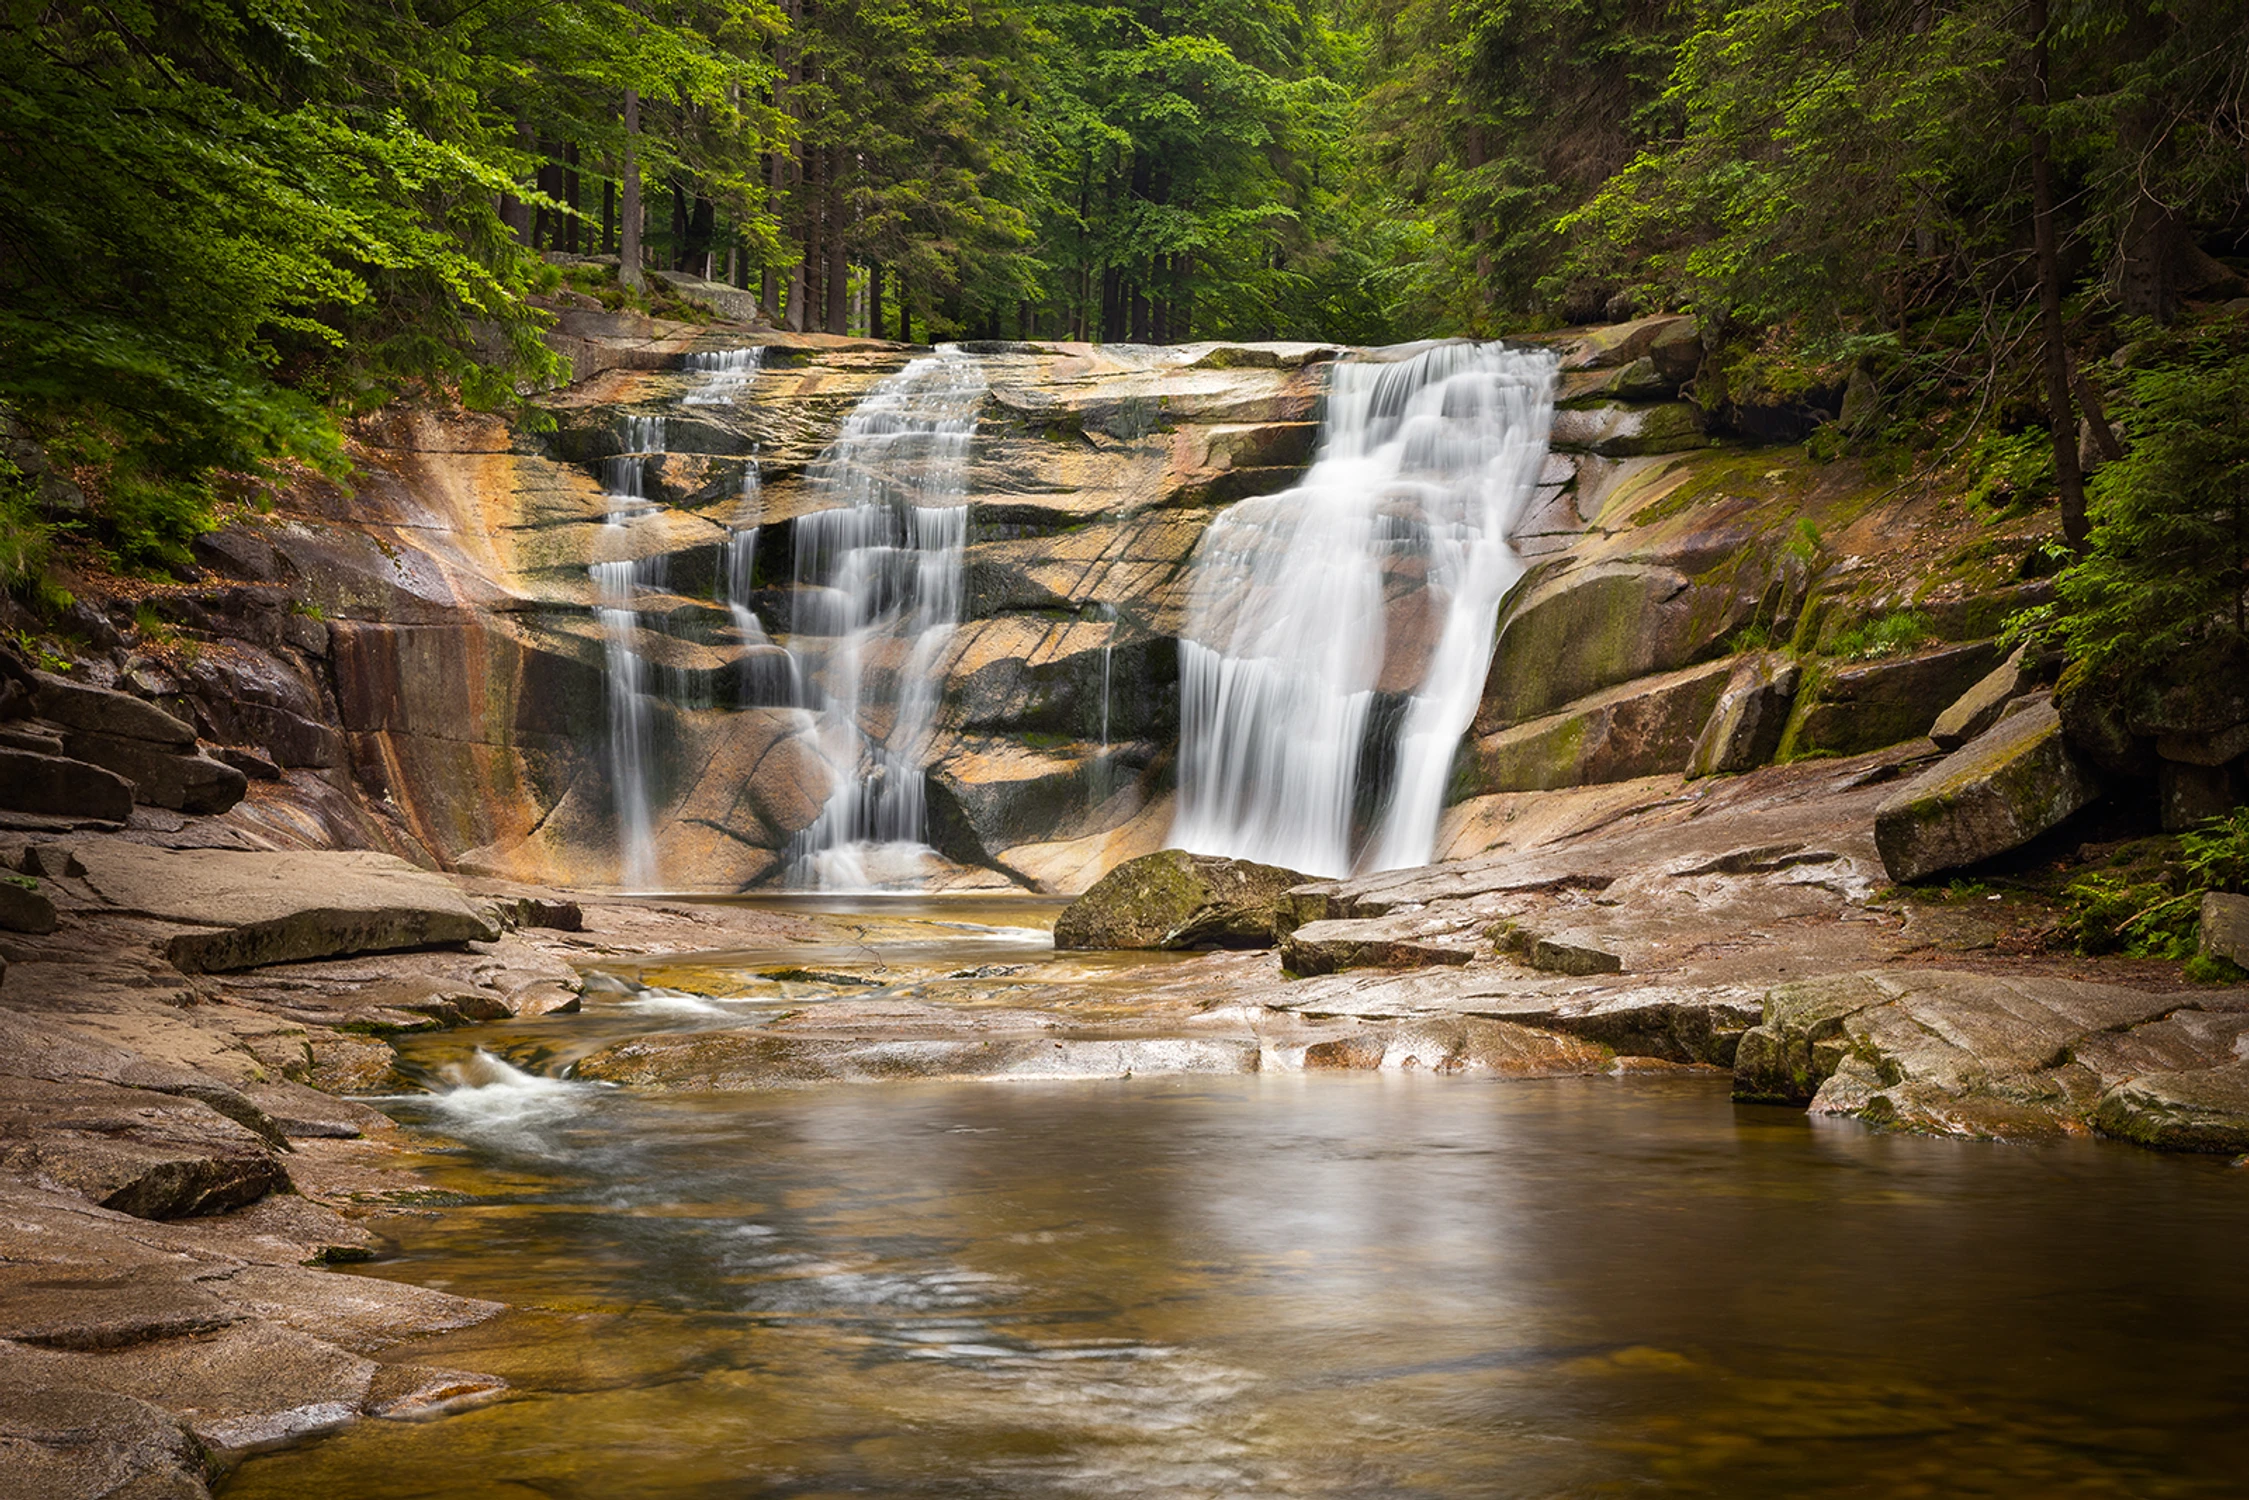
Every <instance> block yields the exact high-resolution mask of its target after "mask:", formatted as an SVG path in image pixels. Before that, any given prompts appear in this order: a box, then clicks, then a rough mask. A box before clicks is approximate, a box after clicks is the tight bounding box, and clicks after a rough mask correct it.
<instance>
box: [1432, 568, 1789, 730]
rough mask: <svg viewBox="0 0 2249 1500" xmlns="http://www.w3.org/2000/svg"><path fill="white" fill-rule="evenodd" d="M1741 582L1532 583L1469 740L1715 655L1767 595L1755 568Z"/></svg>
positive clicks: (1630, 575) (1645, 578)
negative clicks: (1762, 593) (1762, 596)
mask: <svg viewBox="0 0 2249 1500" xmlns="http://www.w3.org/2000/svg"><path fill="white" fill-rule="evenodd" d="M1742 573H1743V576H1739V577H1737V576H1735V575H1734V574H1728V575H1726V578H1725V579H1724V580H1723V581H1719V582H1708V581H1706V582H1701V583H1698V582H1696V581H1695V580H1694V579H1691V578H1689V577H1688V576H1687V575H1686V574H1685V573H1683V572H1681V571H1679V570H1678V569H1675V568H1669V567H1663V566H1659V565H1655V564H1650V563H1634V562H1620V563H1599V564H1596V565H1594V566H1592V567H1585V568H1567V569H1560V570H1557V571H1554V572H1552V573H1542V574H1538V575H1533V577H1532V579H1531V580H1530V581H1529V582H1528V583H1527V584H1526V585H1525V587H1524V588H1523V589H1522V590H1521V591H1520V592H1519V593H1518V594H1517V595H1516V596H1515V597H1514V598H1513V599H1512V600H1511V601H1510V603H1509V605H1508V607H1507V612H1506V616H1505V618H1504V619H1503V620H1502V621H1501V624H1500V628H1499V640H1498V643H1497V645H1496V646H1494V648H1493V650H1492V664H1491V669H1490V671H1489V672H1488V673H1487V674H1486V676H1485V679H1484V695H1483V699H1482V701H1481V702H1480V703H1479V704H1478V706H1477V711H1476V732H1477V733H1478V734H1489V733H1491V732H1492V731H1494V730H1497V729H1504V728H1506V727H1507V726H1508V725H1510V724H1516V723H1520V722H1522V721H1523V720H1525V719H1530V718H1535V717H1537V716H1538V715H1540V714H1546V713H1552V712H1553V711H1554V710H1556V709H1558V708H1560V707H1562V706H1563V705H1564V704H1567V703H1572V702H1575V701H1576V700H1578V699H1580V698H1583V697H1585V696H1586V695H1588V694H1590V693H1597V692H1599V691H1601V690H1602V689H1603V688H1609V687H1614V686H1616V685H1617V684H1618V683H1621V682H1629V681H1631V680H1632V679H1633V678H1636V677H1646V676H1648V675H1649V674H1651V673H1657V672H1669V671H1675V670H1677V669H1678V668H1681V667H1685V666H1688V665H1690V664H1692V663H1694V662H1697V661H1700V660H1702V659H1703V658H1705V657H1708V656H1713V655H1716V654H1717V653H1718V650H1719V646H1720V642H1722V641H1723V640H1724V639H1725V637H1726V636H1727V635H1728V634H1729V633H1730V632H1731V631H1733V630H1734V629H1736V628H1737V627H1738V626H1740V625H1742V624H1743V623H1745V622H1746V621H1747V619H1748V616H1749V614H1750V613H1751V612H1752V611H1753V610H1754V609H1755V608H1756V605H1757V600H1758V597H1759V592H1760V590H1761V589H1762V588H1763V586H1764V585H1763V583H1762V581H1761V578H1762V575H1761V574H1759V573H1758V572H1757V570H1756V569H1755V568H1748V569H1745V570H1742Z"/></svg>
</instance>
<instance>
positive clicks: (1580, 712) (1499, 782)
mask: <svg viewBox="0 0 2249 1500" xmlns="http://www.w3.org/2000/svg"><path fill="white" fill-rule="evenodd" d="M1732 676H1733V668H1732V667H1731V666H1730V665H1729V664H1728V663H1726V662H1711V663H1709V664H1707V665H1705V666H1700V667H1688V668H1686V669H1684V670H1683V671H1678V672H1667V673H1665V674H1663V675H1662V676H1659V677H1647V678H1642V679H1640V680H1638V681H1635V682H1627V683H1624V684H1623V685H1621V686H1619V687H1613V688H1609V689H1606V690H1605V691H1602V692H1598V693H1595V694H1593V695H1591V696H1590V697H1587V698H1583V699H1580V700H1579V701H1578V702H1575V703H1572V704H1570V705H1569V706H1568V707H1566V708H1564V709H1563V710H1562V711H1561V712H1559V713H1551V714H1547V715H1545V716H1543V717H1541V718H1536V719H1532V720H1530V721H1529V722H1528V723H1523V724H1516V725H1513V726H1512V727H1510V728H1507V729H1502V730H1500V731H1499V732H1498V733H1496V734H1488V735H1485V736H1484V737H1482V738H1481V739H1479V740H1477V741H1476V742H1475V743H1474V744H1473V746H1472V747H1470V748H1469V750H1468V752H1467V753H1468V759H1469V761H1470V764H1471V766H1472V767H1473V772H1472V774H1473V777H1474V784H1475V789H1476V791H1478V792H1536V791H1550V790H1552V789H1554V788H1557V787H1565V786H1594V785H1599V784H1601V783H1604V782H1611V781H1630V780H1633V779H1634V778H1636V777H1641V776H1660V775H1666V774H1669V773H1673V772H1678V771H1682V770H1685V769H1686V767H1687V761H1688V757H1689V756H1690V755H1691V754H1692V753H1693V750H1694V747H1695V739H1696V736H1697V734H1698V733H1700V732H1701V730H1702V728H1703V726H1704V725H1706V724H1707V723H1708V722H1709V721H1710V717H1711V713H1712V710H1713V709H1714V708H1715V707H1716V706H1717V704H1718V701H1719V699H1720V697H1721V696H1722V695H1723V694H1724V692H1725V690H1726V685H1727V683H1728V681H1729V680H1730V679H1731V678H1732Z"/></svg>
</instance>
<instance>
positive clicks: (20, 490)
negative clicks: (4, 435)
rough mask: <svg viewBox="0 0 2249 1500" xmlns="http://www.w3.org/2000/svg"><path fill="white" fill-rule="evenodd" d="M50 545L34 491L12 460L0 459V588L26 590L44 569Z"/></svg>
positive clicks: (51, 535)
mask: <svg viewBox="0 0 2249 1500" xmlns="http://www.w3.org/2000/svg"><path fill="white" fill-rule="evenodd" d="M53 545H54V532H53V528H52V527H51V526H50V525H49V524H48V522H47V518H46V517H45V516H44V515H43V514H42V513H41V511H40V508H39V496H38V491H37V489H36V488H35V487H34V486H33V485H32V483H31V481H30V479H29V478H28V477H27V476H26V475H25V474H24V472H23V470H21V469H19V468H17V467H16V465H15V463H14V462H13V461H12V460H10V459H8V458H7V457H5V456H0V589H4V590H7V591H9V592H14V591H15V590H18V589H21V588H25V587H28V586H29V585H30V584H31V583H32V582H33V580H35V579H37V578H38V577H39V576H40V574H41V572H42V571H43V570H44V569H45V568H46V566H47V554H48V552H49V550H50V549H51V548H52V547H53Z"/></svg>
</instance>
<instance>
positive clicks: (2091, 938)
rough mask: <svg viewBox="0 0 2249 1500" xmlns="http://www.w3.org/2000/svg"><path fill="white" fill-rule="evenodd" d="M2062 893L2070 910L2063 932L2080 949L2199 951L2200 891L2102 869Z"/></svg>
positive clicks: (2163, 953)
mask: <svg viewBox="0 0 2249 1500" xmlns="http://www.w3.org/2000/svg"><path fill="white" fill-rule="evenodd" d="M2062 897H2063V900H2064V901H2065V902H2066V903H2067V911H2066V912H2065V914H2064V916H2063V918H2062V923H2061V929H2060V931H2061V936H2062V938H2063V939H2064V940H2065V941H2066V942H2068V944H2069V945H2070V946H2071V947H2073V948H2075V949H2076V950H2077V951H2078V952H2080V953H2088V954H2094V953H2123V954H2125V955H2126V956H2128V957H2132V958H2185V957H2186V956H2187V955H2188V954H2190V953H2192V952H2193V951H2194V930H2195V922H2196V915H2197V907H2198V904H2199V902H2200V901H2201V895H2200V893H2199V892H2195V891H2185V892H2181V891H2174V890H2173V889H2172V888H2171V886H2170V884H2169V883H2168V882H2166V881H2164V880H2161V879H2145V878H2136V876H2135V875H2134V874H2133V873H2129V872H2124V873H2120V872H2113V871H2106V870H2102V871H2095V872H2093V873H2092V874H2089V875H2084V876H2080V877H2079V878H2078V879H2076V880H2073V881H2071V882H2070V883H2069V884H2068V885H2066V886H2064V887H2063V888H2062Z"/></svg>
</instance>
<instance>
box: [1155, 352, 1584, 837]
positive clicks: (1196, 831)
mask: <svg viewBox="0 0 2249 1500" xmlns="http://www.w3.org/2000/svg"><path fill="white" fill-rule="evenodd" d="M1401 354H1402V355H1403V357H1400V355H1401ZM1553 383H1554V361H1553V358H1552V356H1550V355H1548V354H1545V353H1538V352H1527V351H1521V350H1509V349H1503V348H1501V347H1499V346H1498V345H1493V344H1468V343H1446V344H1438V345H1434V346H1430V347H1426V348H1422V349H1419V350H1417V351H1413V352H1404V351H1393V352H1392V353H1391V354H1390V355H1388V356H1386V357H1380V358H1369V359H1355V360H1346V361H1343V362H1341V363H1339V364H1337V365H1336V366H1335V367H1334V370H1333V374H1332V377H1331V383H1330V386H1329V390H1328V412H1327V421H1326V427H1325V431H1324V432H1323V434H1322V437H1321V443H1320V449H1319V452H1318V454H1317V456H1316V457H1315V459H1314V462H1313V465H1312V468H1311V469H1310V471H1309V472H1308V473H1307V474H1306V475H1305V477H1304V481H1303V483H1302V484H1300V485H1299V486H1298V487H1297V488H1295V489H1292V490H1289V491H1287V492H1286V493H1283V494H1279V495H1270V496H1262V497H1259V498H1256V499H1251V500H1244V501H1242V502H1240V503H1238V504H1236V505H1235V506H1233V507H1232V508H1230V509H1229V510H1228V511H1227V512H1226V513H1225V514H1224V515H1222V516H1220V517H1219V519H1218V520H1217V521H1216V522H1215V523H1213V524H1212V526H1211V527H1210V530H1209V531H1208V532H1207V533H1206V534H1205V535H1204V537H1203V540H1202V542H1201V544H1200V545H1199V546H1198V547H1197V549H1196V553H1195V561H1194V573H1193V579H1192V583H1191V592H1190V596H1189V604H1188V625H1187V631H1186V636H1185V638H1184V639H1182V640H1181V642H1180V678H1181V682H1180V686H1181V741H1180V789H1179V812H1178V815H1177V819H1176V821H1175V823H1174V825H1173V828H1172V842H1173V843H1174V844H1176V845H1178V846H1180V847H1182V848H1186V849H1190V850H1194V851H1196V852H1198V853H1206V854H1222V855H1230V856H1233V857H1236V858H1243V859H1255V860H1262V861H1265V862H1267V863H1271V864H1277V865H1283V866H1286V867H1288V868H1290V869H1295V870H1302V871H1304V872H1306V873H1308V874H1318V875H1342V874H1347V873H1349V872H1350V871H1351V870H1352V869H1353V868H1355V867H1363V868H1371V869H1390V868H1396V867H1399V866H1403V865H1413V864H1421V863H1425V862H1427V861H1428V859H1429V858H1430V857H1431V855H1432V853H1433V851H1434V845H1435V840H1436V830H1437V822H1438V818H1439V816H1440V814H1441V813H1442V811H1443V803H1444V794H1445V786H1446V781H1447V778H1448V776H1449V774H1450V768H1451V765H1452V758H1453V753H1454V750H1455V748H1456V747H1457V746H1458V745H1459V742H1460V737H1461V735H1462V734H1463V733H1464V732H1465V731H1466V730H1467V728H1468V724H1469V721H1470V720H1471V719H1472V718H1473V717H1474V714H1475V710H1476V703H1477V700H1478V698H1479V696H1480V695H1481V693H1482V691H1483V685H1484V675H1485V673H1486V671H1488V670H1489V667H1490V663H1491V651H1492V632H1493V629H1494V627H1495V625H1496V623H1497V620H1498V612H1499V605H1500V601H1501V599H1502V598H1503V597H1504V595H1505V594H1506V592H1507V590H1508V588H1509V587H1510V586H1512V585H1513V583H1514V582H1515V580H1516V579H1517V578H1518V577H1519V576H1520V575H1521V572H1522V561H1521V559H1520V557H1519V556H1518V555H1517V553H1516V551H1515V549H1514V547H1513V545H1512V544H1511V543H1510V541H1509V540H1508V532H1509V530H1510V528H1511V527H1512V526H1513V525H1514V524H1515V522H1516V520H1517V518H1518V516H1519V514H1520V512H1521V510H1522V507H1523V505H1524V502H1525V501H1526V500H1527V499H1528V498H1529V496H1530V494H1531V492H1532V488H1533V486H1534V484H1535V481H1536V478H1537V475H1538V471H1539V466H1540V464H1541V462H1542V461H1543V460H1544V458H1545V454H1546V440H1547V434H1548V431H1549V429H1550V428H1551V426H1552V423H1553V409H1554V402H1553ZM1392 617H1395V618H1396V619H1398V620H1400V621H1401V622H1406V623H1407V624H1408V625H1409V626H1410V625H1416V624H1417V625H1418V629H1415V630H1414V631H1413V632H1412V633H1413V634H1414V635H1415V636H1418V640H1416V639H1398V640H1393V639H1391V634H1392V632H1391V628H1390V623H1391V618H1392ZM1400 633H1401V634H1404V633H1405V632H1404V631H1401V632H1400ZM1432 636H1434V639H1433V640H1431V637H1432ZM1424 645H1425V647H1426V649H1425V650H1418V649H1417V648H1420V647H1423V646H1424ZM1417 656H1419V657H1420V658H1421V660H1419V661H1417V660H1416V657H1417ZM1392 724H1394V725H1395V726H1396V733H1395V742H1394V748H1392V749H1391V751H1390V753H1389V754H1388V755H1387V756H1383V755H1382V754H1381V753H1380V749H1381V747H1380V746H1379V745H1374V744H1373V742H1376V741H1378V740H1381V739H1382V738H1383V737H1384V733H1385V732H1386V731H1387V729H1388V726H1390V725H1392ZM1370 745H1371V746H1373V748H1375V749H1376V754H1374V755H1372V756H1370V755H1369V753H1368V752H1369V750H1370Z"/></svg>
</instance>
